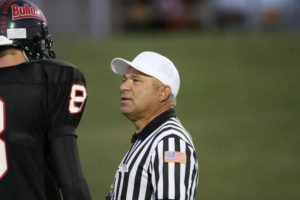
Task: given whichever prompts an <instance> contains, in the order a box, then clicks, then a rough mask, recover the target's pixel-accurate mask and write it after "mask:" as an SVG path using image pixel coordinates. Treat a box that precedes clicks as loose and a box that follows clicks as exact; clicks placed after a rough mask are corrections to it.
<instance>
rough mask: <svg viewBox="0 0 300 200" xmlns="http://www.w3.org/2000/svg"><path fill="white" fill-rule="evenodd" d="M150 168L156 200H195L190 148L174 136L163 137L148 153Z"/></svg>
mask: <svg viewBox="0 0 300 200" xmlns="http://www.w3.org/2000/svg"><path fill="white" fill-rule="evenodd" d="M150 166H151V167H150V174H151V184H152V187H153V188H154V192H155V198H156V199H195V195H196V194H195V193H196V188H197V184H198V162H197V158H196V153H195V150H194V149H193V147H192V146H191V145H189V144H188V143H186V142H185V141H183V140H182V139H181V138H178V137H167V138H164V139H163V140H162V141H160V142H159V143H158V145H157V148H156V149H155V151H154V152H153V153H152V155H151V165H150Z"/></svg>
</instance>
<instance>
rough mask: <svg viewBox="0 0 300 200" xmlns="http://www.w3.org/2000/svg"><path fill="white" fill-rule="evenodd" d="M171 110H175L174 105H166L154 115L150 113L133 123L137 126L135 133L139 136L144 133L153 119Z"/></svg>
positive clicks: (154, 112)
mask: <svg viewBox="0 0 300 200" xmlns="http://www.w3.org/2000/svg"><path fill="white" fill-rule="evenodd" d="M171 108H174V106H173V105H172V104H164V105H163V106H161V107H159V108H158V109H157V110H155V111H153V112H152V113H149V114H148V115H146V114H145V115H143V116H142V117H140V118H139V119H136V120H134V121H132V122H133V123H134V126H135V133H136V134H139V133H140V132H142V131H143V129H144V128H145V126H147V125H148V124H149V123H150V122H151V121H152V120H153V119H155V118H156V117H157V116H159V115H160V114H162V113H164V112H165V111H167V110H169V109H171Z"/></svg>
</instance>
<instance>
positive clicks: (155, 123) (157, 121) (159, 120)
mask: <svg viewBox="0 0 300 200" xmlns="http://www.w3.org/2000/svg"><path fill="white" fill-rule="evenodd" d="M172 117H176V113H175V109H174V108H171V109H169V110H167V111H165V112H163V113H162V114H160V115H158V116H157V117H156V118H154V119H153V120H152V121H151V122H150V123H149V124H147V125H146V126H145V127H144V129H143V130H142V131H141V132H140V133H138V134H136V133H134V134H133V136H132V138H131V143H134V142H135V141H136V140H137V139H140V140H144V139H146V138H147V137H148V136H149V135H150V134H151V133H152V132H153V131H154V130H155V129H157V128H158V127H159V126H160V125H161V124H163V123H164V122H166V121H167V120H168V119H170V118H172Z"/></svg>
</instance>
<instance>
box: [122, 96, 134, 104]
mask: <svg viewBox="0 0 300 200" xmlns="http://www.w3.org/2000/svg"><path fill="white" fill-rule="evenodd" d="M126 101H132V98H130V97H125V96H124V97H123V96H121V103H123V102H126Z"/></svg>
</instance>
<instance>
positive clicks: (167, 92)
mask: <svg viewBox="0 0 300 200" xmlns="http://www.w3.org/2000/svg"><path fill="white" fill-rule="evenodd" d="M160 90H161V91H160V94H159V101H161V102H164V101H167V100H168V99H170V96H171V88H170V87H169V86H168V85H164V86H162V87H160Z"/></svg>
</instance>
